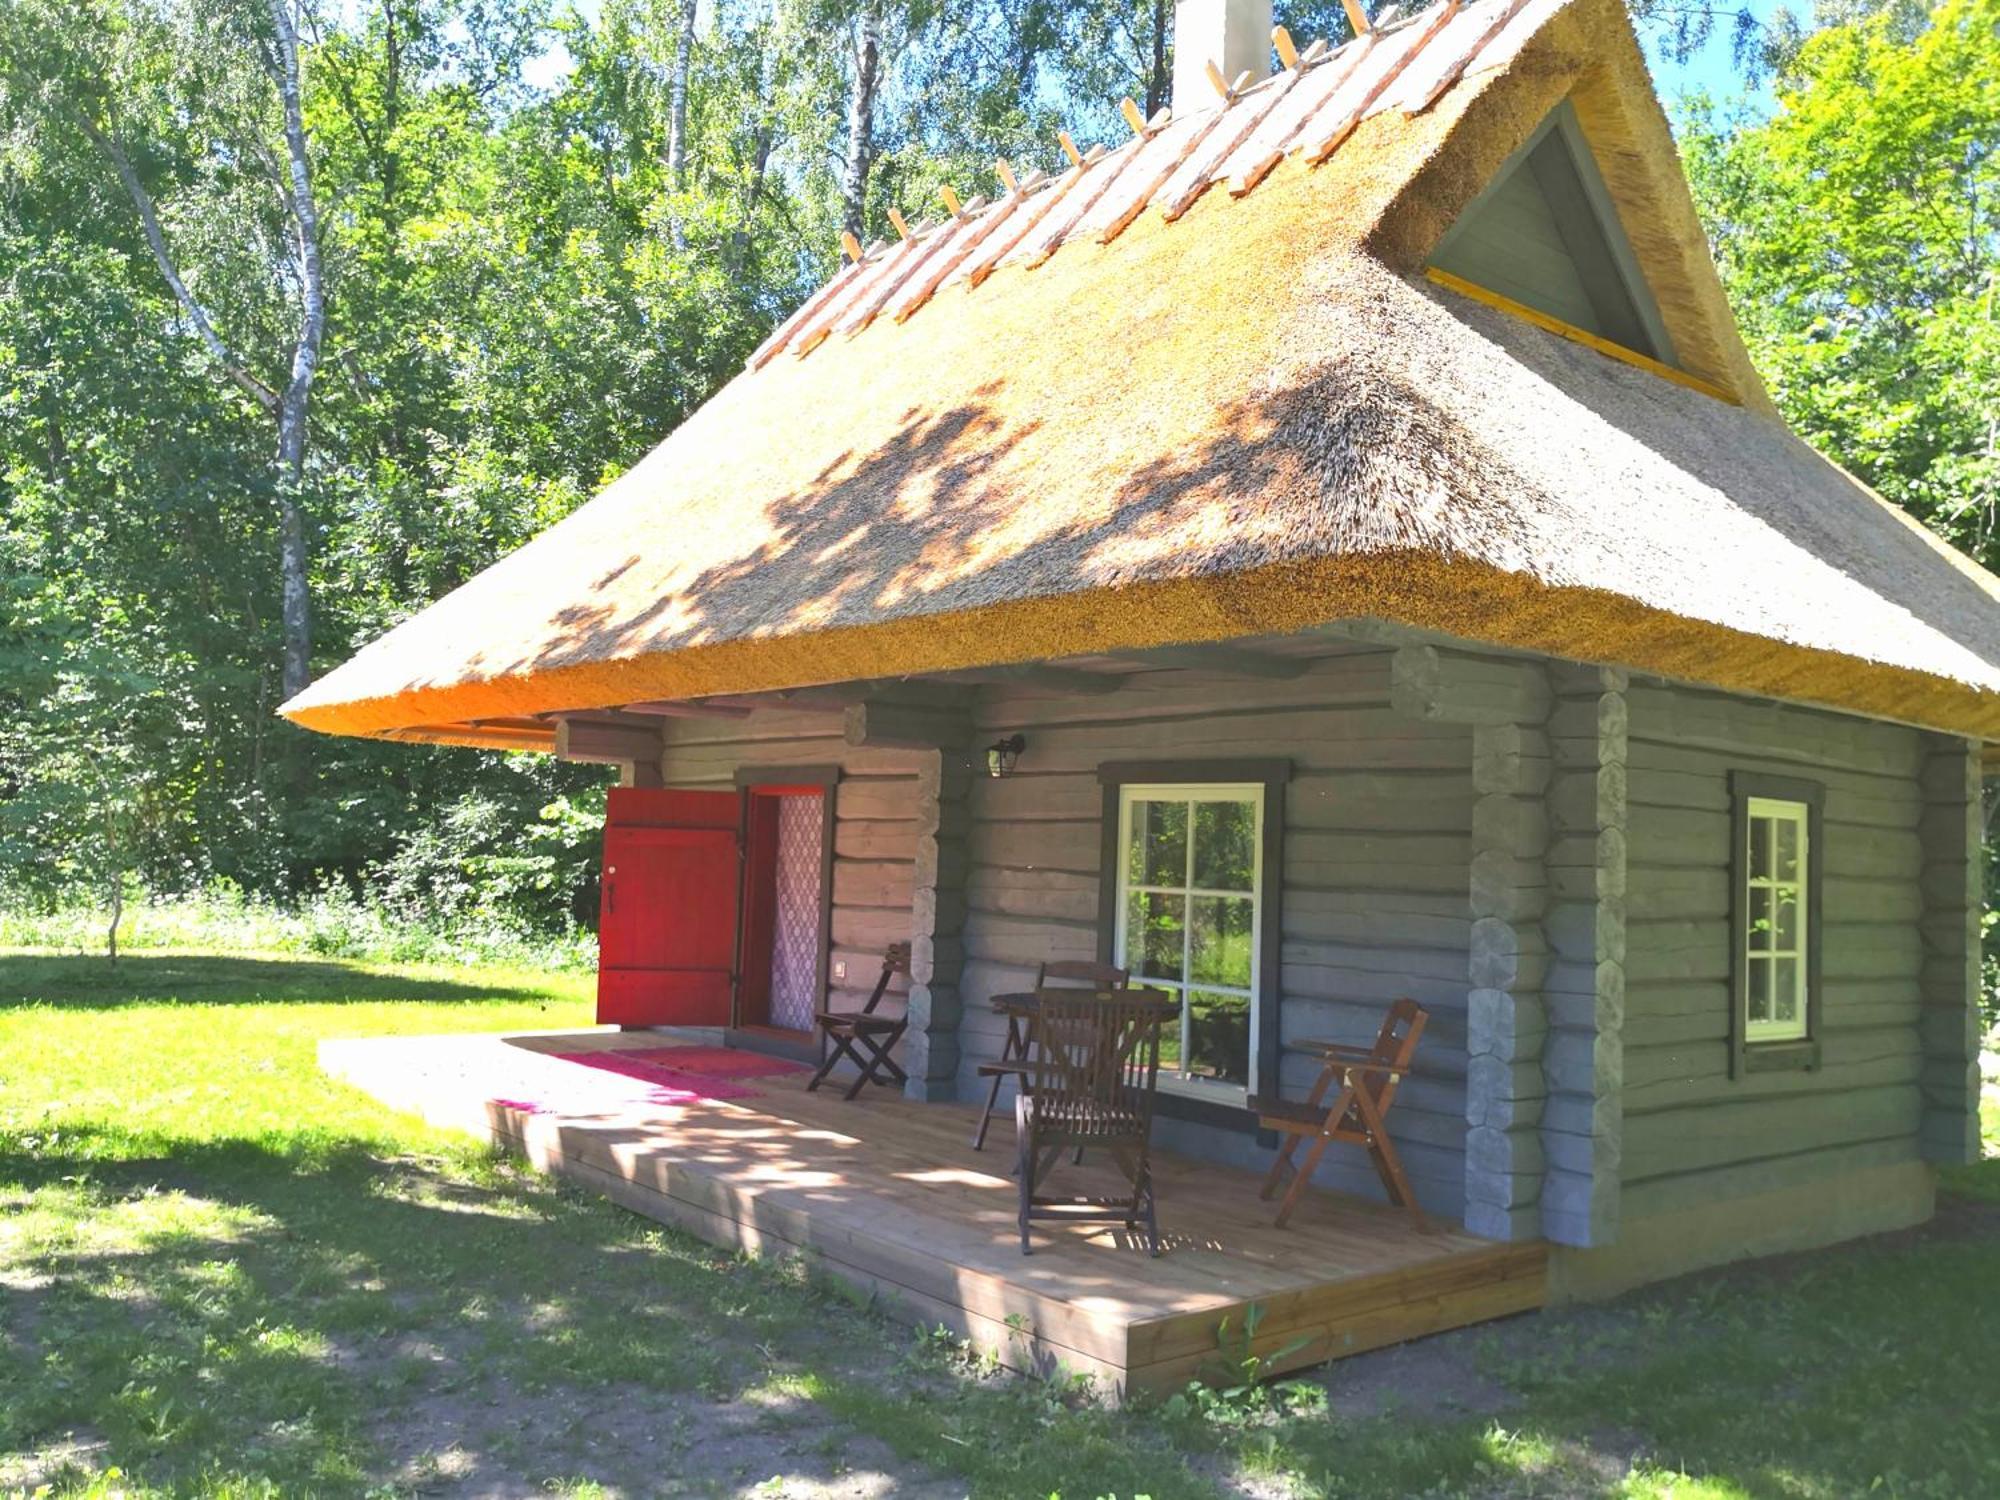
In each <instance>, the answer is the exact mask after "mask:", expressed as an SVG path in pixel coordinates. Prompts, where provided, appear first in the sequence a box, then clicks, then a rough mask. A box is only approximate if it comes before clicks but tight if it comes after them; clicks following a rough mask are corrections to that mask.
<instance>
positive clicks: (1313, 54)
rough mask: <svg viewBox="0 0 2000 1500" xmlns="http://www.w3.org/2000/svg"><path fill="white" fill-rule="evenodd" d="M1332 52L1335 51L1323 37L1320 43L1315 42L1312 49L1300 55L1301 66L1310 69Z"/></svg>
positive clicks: (1309, 48) (1307, 49)
mask: <svg viewBox="0 0 2000 1500" xmlns="http://www.w3.org/2000/svg"><path fill="white" fill-rule="evenodd" d="M1332 50H1333V49H1332V48H1331V47H1329V46H1328V45H1327V44H1326V38H1325V37H1321V38H1320V39H1319V40H1318V41H1316V42H1314V43H1313V44H1312V45H1311V46H1310V47H1308V48H1306V50H1305V51H1303V52H1301V53H1300V54H1299V66H1300V67H1302V68H1310V67H1312V66H1313V65H1314V64H1315V63H1317V62H1318V61H1319V60H1320V59H1321V58H1322V57H1325V56H1326V55H1327V53H1329V52H1331V51H1332Z"/></svg>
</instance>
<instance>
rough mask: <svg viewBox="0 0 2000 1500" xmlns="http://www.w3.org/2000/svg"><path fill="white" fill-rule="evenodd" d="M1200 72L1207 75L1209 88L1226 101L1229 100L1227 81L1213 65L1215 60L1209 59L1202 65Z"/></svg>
mask: <svg viewBox="0 0 2000 1500" xmlns="http://www.w3.org/2000/svg"><path fill="white" fill-rule="evenodd" d="M1201 70H1202V71H1203V72H1204V73H1206V74H1207V75H1208V82H1209V86H1210V87H1211V88H1213V89H1214V90H1215V91H1216V93H1218V94H1220V95H1222V97H1223V99H1224V100H1225V101H1226V100H1227V99H1228V98H1229V80H1228V79H1227V78H1224V77H1223V76H1222V69H1220V68H1218V67H1217V66H1216V65H1215V60H1214V59H1213V58H1210V59H1209V60H1208V61H1207V62H1205V63H1203V64H1202V65H1201Z"/></svg>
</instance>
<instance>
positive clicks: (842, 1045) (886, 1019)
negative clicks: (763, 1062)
mask: <svg viewBox="0 0 2000 1500" xmlns="http://www.w3.org/2000/svg"><path fill="white" fill-rule="evenodd" d="M909 972H910V945H909V944H908V943H891V944H890V945H889V946H888V947H887V948H886V949H885V950H883V953H882V975H881V977H880V978H879V979H877V980H876V981H875V988H874V990H873V991H872V992H871V993H870V994H869V996H868V1003H867V1004H865V1005H863V1006H862V1007H861V1009H859V1010H821V1011H815V1012H813V1024H814V1025H815V1026H817V1027H818V1028H819V1038H820V1041H819V1047H820V1063H819V1071H818V1072H817V1073H815V1074H813V1076H812V1081H811V1082H810V1083H808V1084H807V1085H806V1092H807V1093H809V1094H810V1093H811V1092H812V1091H813V1090H814V1089H816V1088H818V1087H819V1086H820V1084H821V1083H822V1082H823V1081H824V1080H825V1078H826V1075H827V1074H829V1073H831V1072H832V1071H833V1066H834V1064H835V1063H837V1062H839V1061H840V1060H841V1059H842V1058H843V1057H845V1058H847V1059H848V1060H849V1061H850V1062H852V1063H853V1064H854V1066H855V1069H856V1070H857V1071H856V1073H855V1077H854V1082H853V1083H852V1084H850V1085H849V1086H848V1089H847V1092H846V1094H845V1095H843V1096H842V1097H843V1098H847V1099H852V1098H853V1097H854V1096H855V1095H856V1094H858V1093H860V1092H861V1090H862V1088H863V1087H864V1086H865V1085H867V1084H871V1083H880V1084H894V1085H898V1086H900V1085H902V1084H904V1083H906V1082H908V1081H909V1076H910V1075H909V1074H907V1073H905V1072H904V1071H903V1070H902V1068H901V1067H900V1066H899V1065H898V1064H897V1062H896V1060H895V1059H894V1058H893V1057H891V1056H890V1055H889V1053H890V1051H891V1049H893V1048H894V1047H895V1045H896V1043H898V1042H900V1041H901V1040H902V1039H903V1033H904V1032H906V1031H908V1030H909V1029H910V1018H909V1017H908V1016H907V1015H901V1016H878V1015H877V1014H875V1007H876V1006H878V1005H880V1004H881V1003H882V996H883V995H884V994H886V993H887V992H888V989H889V981H890V979H892V978H893V977H894V976H896V975H898V974H907V973H909ZM864 1053H865V1054H866V1056H864V1055H863V1054H864Z"/></svg>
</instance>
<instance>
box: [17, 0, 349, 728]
mask: <svg viewBox="0 0 2000 1500" xmlns="http://www.w3.org/2000/svg"><path fill="white" fill-rule="evenodd" d="M0 69H4V77H5V79H6V81H7V84H8V87H9V90H10V92H11V93H13V94H14V95H15V96H16V97H17V99H18V100H19V101H20V102H22V103H25V104H27V105H29V106H30V107H31V108H39V110H40V112H41V113H42V115H43V116H44V119H45V120H46V122H47V123H48V124H50V125H51V126H53V127H55V128H59V129H70V130H74V131H75V132H77V133H78V134H79V135H81V136H82V137H83V138H84V139H85V140H86V141H88V142H89V144H90V145H91V147H92V148H93V149H94V150H95V151H96V153H97V154H98V156H99V157H100V159H101V161H102V163H103V166H104V168H105V170H106V172H107V173H108V174H109V176H110V177H111V178H112V179H113V180H114V181H115V182H116V184H117V186H118V189H119V191H121V192H122V193H123V194H124V196H125V198H126V199H127V200H128V201H129V203H130V206H131V212H132V215H133V220H134V223H135V226H136V228H137V230H138V232H139V234H140V235H141V237H142V239H143V241H144V243H145V246H146V248H147V251H148V253H149V254H150V256H151V258H152V260H153V263H154V265H155V266H156V268H157V270H158V272H159V275H160V277H161V279H162V280H163V281H164V283H165V284H166V286H167V288H168V290H169V291H170V292H171V294H172V296H173V300H174V303H175V305H176V306H177V308H178V309H179V312H180V315H181V320H182V322H183V324H184V326H185V331H186V333H187V336H188V337H189V338H190V339H192V340H193V341H195V342H196V343H197V344H198V345H199V346H200V348H201V349H202V350H203V351H204V352H205V354H206V355H207V358H208V361H209V366H210V369H211V371H212V373H213V375H214V377H215V379H217V380H218V381H222V382H226V383H227V384H229V385H230V386H232V387H234V388H235V389H236V390H237V391H238V392H240V393H241V394H242V395H243V396H244V397H245V398H247V400H248V401H249V403H250V404H251V406H252V408H253V409H254V410H255V411H256V412H257V413H258V414H259V416H260V418H261V419H262V420H263V421H264V422H266V423H268V424H269V428H270V433H271V451H272V458H273V465H272V491H273V495H274V497H275V501H276V505H277V509H278V518H279V528H278V529H279V556H278V560H277V561H278V571H279V577H280V583H281V598H282V604H281V618H282V639H283V644H282V666H281V682H282V687H283V692H284V694H285V696H287V697H289V696H290V695H292V694H293V693H296V692H299V691H302V690H303V689H304V688H305V686H306V684H307V682H308V681H309V680H310V677H311V671H312V601H311V595H310V590H309V587H308V582H307V566H308V558H307V541H306V521H305V512H304V507H303V490H304V484H305V474H306V462H307V450H308V443H309V426H308V417H309V414H310V409H311V403H312V394H313V383H314V380H315V377H316V376H317V374H318V370H319V362H320V349H321V345H322V343H323V341H324V339H325V335H326V318H327V290H326V278H325V271H324V262H323V259H322V256H321V246H320V221H319V209H318V204H317V202H316V200H315V196H314V189H313V171H312V162H311V157H310V149H309V143H308V140H307V134H306V128H305V120H304V114H303V107H302V97H303V84H302V80H301V76H300V62H299V33H298V21H297V11H296V0H235V3H233V4H230V5H226V6H221V7H215V6H203V5H196V6H193V7H191V8H188V9H171V10H166V11H152V10H148V9H141V8H137V7H132V8H126V7H123V6H121V5H119V4H117V3H115V0H113V3H103V4H99V5H95V6H89V7H83V8H73V7H71V6H68V5H63V4H61V3H54V4H51V3H49V0H20V3H19V4H17V5H16V6H14V7H13V8H12V11H11V14H10V15H9V17H8V18H7V20H6V21H5V22H4V23H0ZM163 120H164V121H165V122H172V123H163ZM176 126H178V127H179V129H180V130H181V131H183V132H184V133H185V134H184V138H183V139H182V140H180V141H177V142H175V143H174V145H173V146H172V147H169V146H167V145H166V143H165V142H163V141H162V140H161V139H160V137H161V135H162V134H164V133H165V131H167V130H169V129H174V128H176ZM190 126H191V127H192V128H191V129H190V128H189V127H190ZM177 152H179V153H190V152H191V153H192V156H191V159H190V156H189V155H185V154H184V155H183V159H182V162H181V165H182V166H183V168H184V169H185V170H186V171H187V173H188V174H189V175H190V176H191V177H194V178H207V179H209V180H210V181H215V180H226V181H229V182H231V183H239V184H240V183H241V182H243V181H245V180H247V179H251V178H255V179H259V180H261V184H262V187H263V188H264V189H265V190H266V191H267V192H268V193H269V194H270V195H271V199H272V201H274V202H275V204H276V205H277V207H278V210H279V219H280V223H279V224H278V225H277V226H276V228H277V233H278V234H279V235H280V236H281V238H282V242H283V245H284V250H283V252H282V253H281V254H280V255H279V256H277V257H275V259H272V258H269V257H262V256H253V258H262V259H266V260H267V261H268V262H269V263H270V264H272V266H273V269H274V271H275V273H276V274H275V278H274V282H273V284H272V285H271V286H269V287H267V288H265V289H263V290H264V291H265V292H266V293H267V294H268V295H266V296H262V297H252V298H250V299H247V300H248V302H249V303H250V304H256V303H259V302H262V303H264V304H266V307H268V306H269V305H270V304H272V303H275V304H278V305H281V306H282V307H283V308H284V309H285V313H286V318H285V326H284V329H283V335H282V336H281V337H280V338H279V339H275V340H262V341H259V340H253V339H252V338H249V337H246V336H245V335H244V334H243V333H241V332H239V330H238V329H236V328H233V327H230V326H229V322H228V320H227V319H225V318H224V317H223V316H221V315H220V314H218V312H217V311H216V310H215V309H214V308H212V307H211V306H210V305H209V304H208V302H206V301H205V300H204V299H203V297H202V296H200V295H198V293H197V291H196V289H195V288H196V283H197V281H198V280H200V279H201V268H199V267H197V266H196V265H195V264H194V262H193V261H191V260H190V259H189V258H188V257H187V255H186V254H185V251H184V247H183V246H182V245H181V244H180V243H178V242H177V237H176V236H173V235H170V234H169V231H168V228H167V226H166V223H165V220H164V218H163V215H162V212H161V203H160V201H159V199H158V196H157V191H158V189H159V188H160V187H161V185H162V184H164V187H165V189H166V190H168V191H171V190H172V189H173V188H174V186H175V185H176V184H175V183H174V182H173V181H172V180H171V179H170V178H168V176H167V174H165V173H163V172H156V173H150V174H149V172H148V170H146V168H145V166H144V165H142V164H146V163H151V162H154V161H159V160H163V159H171V158H172V157H173V156H174V155H175V154H176V153H177ZM149 177H150V178H151V180H149ZM208 227H209V228H210V229H213V228H215V227H218V226H208ZM229 227H235V228H240V229H241V230H242V231H243V232H244V233H246V234H248V235H250V236H253V237H256V236H259V235H262V234H264V233H267V232H269V231H270V229H271V228H272V227H273V226H271V225H270V224H269V223H268V221H264V220H262V219H261V218H260V216H257V215H252V216H250V217H248V218H246V219H245V220H243V221H242V222H241V223H240V224H239V225H237V226H229ZM204 238H206V239H208V243H207V244H206V245H205V246H204V248H205V250H206V251H208V252H209V253H210V255H211V256H212V257H213V258H215V259H218V260H225V261H226V260H228V259H230V258H232V257H231V249H232V247H229V246H227V245H218V244H217V243H215V241H214V240H213V238H212V237H210V236H204ZM233 248H234V249H235V250H237V251H241V250H242V248H243V247H242V246H241V245H238V246H236V247H233ZM257 249H258V250H261V247H257ZM263 310H264V309H262V308H254V306H252V307H246V308H244V309H243V311H244V316H243V322H244V323H245V324H246V325H250V326H252V327H255V325H257V324H258V323H259V322H260V321H261V319H259V318H258V317H257V316H256V313H257V312H259V311H263ZM260 344H261V347H260Z"/></svg>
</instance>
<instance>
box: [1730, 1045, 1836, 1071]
mask: <svg viewBox="0 0 2000 1500" xmlns="http://www.w3.org/2000/svg"><path fill="white" fill-rule="evenodd" d="M1818 1066H1819V1043H1818V1042H1815V1041H1810V1040H1805V1041H1796V1042H1750V1043H1748V1044H1747V1045H1745V1047H1744V1048H1743V1071H1744V1072H1746V1073H1789V1072H1807V1071H1810V1070H1811V1069H1813V1068H1817V1067H1818Z"/></svg>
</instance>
